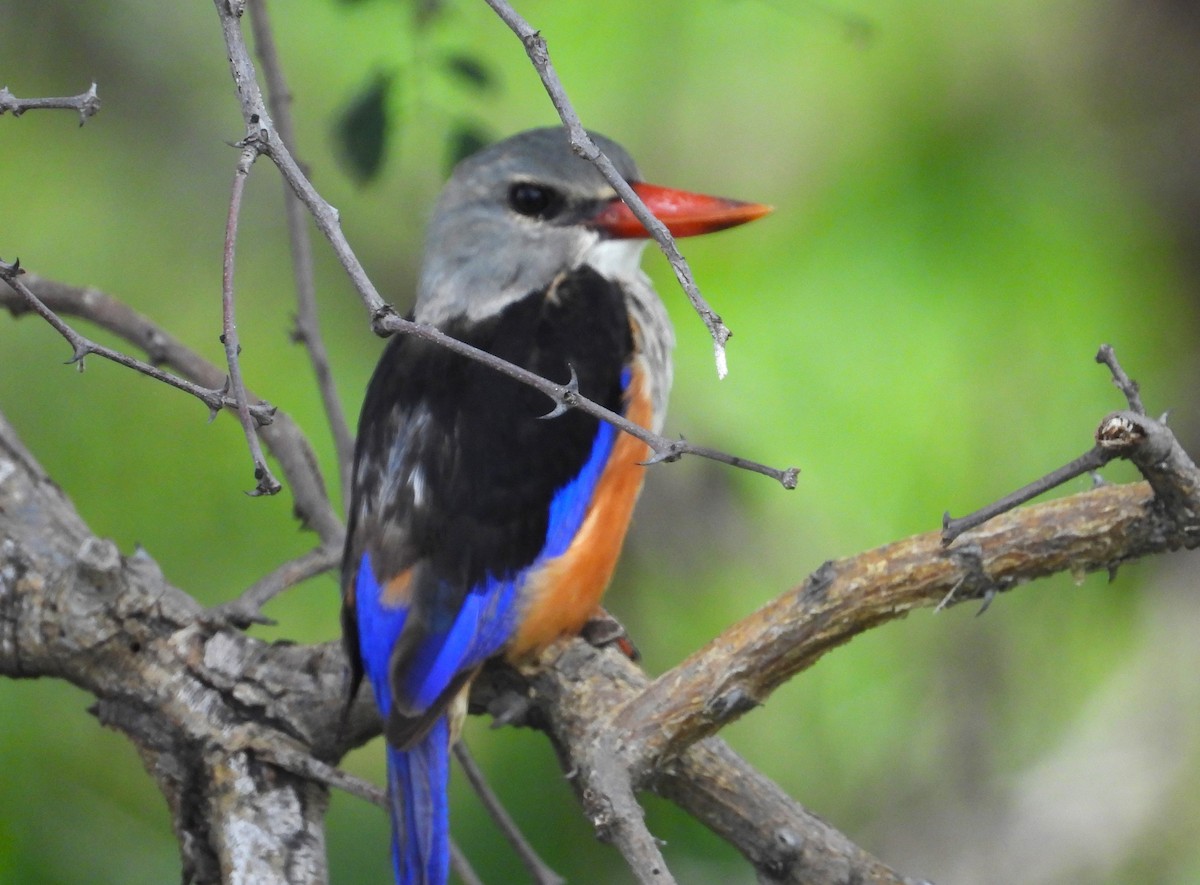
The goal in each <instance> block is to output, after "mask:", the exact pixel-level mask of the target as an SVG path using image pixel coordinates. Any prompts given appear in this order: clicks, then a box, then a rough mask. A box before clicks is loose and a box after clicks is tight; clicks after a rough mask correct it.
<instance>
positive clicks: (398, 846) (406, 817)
mask: <svg viewBox="0 0 1200 885" xmlns="http://www.w3.org/2000/svg"><path fill="white" fill-rule="evenodd" d="M387 758H388V798H389V799H390V800H391V805H392V864H393V866H394V867H395V870H396V885H445V882H446V879H447V877H448V876H449V873H450V805H449V797H448V796H447V795H446V788H447V786H448V784H449V780H450V726H449V723H448V721H447V719H446V717H445V716H442V717H441V718H440V719H438V720H437V722H436V723H435V724H434V726H433V728H431V729H430V730H429V733H428V734H426V735H425V737H423V738H422V739H421V741H420V743H418V744H416V745H414V746H413V747H411V748H410V749H408V750H397V749H396V748H395V747H393V746H390V745H389V746H388V748H387Z"/></svg>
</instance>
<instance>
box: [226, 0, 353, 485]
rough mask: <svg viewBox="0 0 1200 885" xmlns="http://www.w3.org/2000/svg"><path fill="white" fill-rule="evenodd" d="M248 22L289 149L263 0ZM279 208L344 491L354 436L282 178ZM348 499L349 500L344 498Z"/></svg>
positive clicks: (286, 106) (282, 86) (285, 99)
mask: <svg viewBox="0 0 1200 885" xmlns="http://www.w3.org/2000/svg"><path fill="white" fill-rule="evenodd" d="M250 26H251V29H252V30H253V32H254V46H255V48H256V49H257V50H258V57H259V60H260V61H261V62H262V67H263V76H264V77H266V81H267V103H268V106H269V107H270V109H271V114H272V116H273V117H274V120H275V125H276V126H277V127H278V131H279V136H280V138H281V139H282V140H283V143H284V144H285V145H287V146H288V147H289V148H290V149H291V150H293V151H294V150H295V149H296V131H295V127H294V126H293V124H292V112H291V104H292V94H291V91H290V90H289V89H288V86H287V81H286V80H285V79H284V76H283V68H282V66H281V65H280V63H279V55H278V53H277V52H276V49H275V37H274V34H273V32H272V29H271V20H270V17H269V15H268V13H267V0H254V2H253V3H252V4H251V6H250ZM283 209H284V215H285V217H286V218H287V227H288V241H289V242H290V243H291V254H292V278H293V280H294V281H295V286H296V329H295V333H294V338H295V340H296V341H298V342H300V343H301V344H302V345H304V348H305V350H307V351H308V359H309V362H310V363H312V367H313V375H314V376H315V378H316V382H317V389H318V390H319V391H320V393H321V402H322V403H323V404H324V406H325V416H326V419H327V420H328V422H329V431H330V433H331V435H332V436H333V446H334V450H335V451H336V452H337V459H338V474H339V479H340V480H341V487H342V489H349V488H350V468H351V464H352V463H353V461H354V434H353V433H351V431H350V426H349V424H347V422H346V411H345V409H344V408H343V407H342V401H341V398H340V397H339V396H338V392H337V387H336V386H335V385H334V383H333V372H332V370H331V369H330V365H329V354H328V352H327V351H326V349H325V339H324V338H323V336H322V335H321V324H320V320H319V318H318V316H317V295H316V288H317V286H316V279H315V277H314V275H313V254H312V238H311V237H310V236H309V232H308V216H307V213H306V212H305V210H304V204H303V203H301V202H300V198H299V197H298V196H297V195H296V191H295V190H294V189H293V188H292V187H291V186H290V185H289V184H288V183H287V182H286V181H285V182H284V186H283ZM347 500H348V498H347Z"/></svg>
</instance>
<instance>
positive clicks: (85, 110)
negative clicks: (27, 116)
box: [0, 82, 100, 126]
mask: <svg viewBox="0 0 1200 885" xmlns="http://www.w3.org/2000/svg"><path fill="white" fill-rule="evenodd" d="M41 110H67V111H75V112H77V113H78V114H79V125H80V126H82V125H83V124H84V123H86V122H87V121H88V118H89V117H94V116H95V115H96V114H97V113H99V112H100V94H99V93H98V92H97V91H96V84H95V82H93V83H92V85H91V86H90V87H89V88H88V90H87V91H86V92H81V93H79V95H69V96H65V97H62V98H17V97H16V96H15V95H13V94H12V93H11V92H10V91H9V89H8V87H7V86H0V116H3V115H4V114H6V113H9V114H12V115H13V116H14V117H19V116H21V114H23V113H25V112H26V111H41Z"/></svg>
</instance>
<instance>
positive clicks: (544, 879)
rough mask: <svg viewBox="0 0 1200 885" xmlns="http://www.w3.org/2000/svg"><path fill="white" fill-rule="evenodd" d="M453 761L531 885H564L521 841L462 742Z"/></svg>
mask: <svg viewBox="0 0 1200 885" xmlns="http://www.w3.org/2000/svg"><path fill="white" fill-rule="evenodd" d="M454 758H456V759H457V760H458V764H459V766H460V767H461V768H462V770H463V774H465V775H466V776H467V780H468V781H469V782H470V783H471V788H472V789H473V790H474V791H475V794H476V795H477V796H478V797H479V800H480V801H481V802H482V803H483V807H484V808H486V809H487V811H488V814H490V815H491V816H492V820H494V821H495V822H496V826H498V827H499V828H500V832H501V833H502V834H503V836H504V838H505V839H507V840H508V844H509V845H511V846H512V847H513V850H514V851H516V852H517V857H519V858H520V859H521V863H522V864H523V865H524V866H525V869H526V870H527V871H528V873H529V875H530V876H532V877H533V880H534V882H536V883H537V885H562V883H564V882H566V881H567V880H566V879H564V878H563V877H562V876H560V875H558V873H556V872H554V870H552V869H551V868H550V867H549V865H548V864H547V863H546V862H545V861H544V860H542V859H541V857H539V856H538V853H537V852H536V851H535V850H534V848H533V846H532V845H530V844H529V840H528V839H526V838H525V836H524V834H523V833H522V832H521V829H520V827H518V826H517V823H516V821H514V820H513V819H512V816H511V815H510V814H509V813H508V811H507V810H506V809H505V807H504V804H503V803H502V802H501V801H500V799H499V797H498V796H496V794H495V793H494V792H493V791H492V788H491V786H489V784H488V782H487V779H486V778H485V777H484V776H483V771H482V770H481V769H480V768H479V766H478V765H476V764H475V759H474V757H472V756H471V751H470V750H468V749H467V744H466V742H465V741H459V742H458V743H457V744H455V745H454Z"/></svg>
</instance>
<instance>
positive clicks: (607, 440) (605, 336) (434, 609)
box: [342, 127, 769, 885]
mask: <svg viewBox="0 0 1200 885" xmlns="http://www.w3.org/2000/svg"><path fill="white" fill-rule="evenodd" d="M591 137H592V139H593V140H594V141H595V142H596V144H597V145H598V146H599V147H600V149H601V150H602V151H603V152H604V153H605V154H606V155H607V156H608V157H609V159H610V160H612V162H613V164H614V165H615V167H616V169H617V170H618V171H619V172H620V174H621V175H622V176H623V177H624V178H625V179H626V180H627V181H628V182H629V183H630V184H631V186H632V187H633V189H634V191H635V192H637V194H638V195H639V196H640V197H641V198H642V200H643V201H644V202H645V203H646V205H647V206H648V207H649V209H650V210H651V211H652V212H653V213H654V214H655V215H656V216H657V217H658V218H659V219H660V220H661V221H662V222H663V223H664V224H665V225H666V227H667V228H668V229H669V230H670V231H672V233H673V234H674V235H675V236H692V235H695V234H701V233H707V232H710V231H716V230H720V229H722V228H726V227H732V226H734V225H738V224H742V223H744V222H747V221H751V220H753V219H755V218H758V217H760V216H762V215H764V214H766V212H768V211H769V207H766V206H763V205H760V204H757V203H747V202H742V201H737V200H728V199H724V198H719V197H710V196H704V195H700V194H693V193H688V192H686V191H679V190H673V189H670V188H664V187H658V186H655V185H650V184H646V183H644V182H642V181H641V178H640V176H639V174H638V170H637V167H636V166H635V165H634V162H633V160H632V159H631V158H630V156H629V154H628V153H626V152H625V150H624V149H623V148H621V147H620V146H619V145H617V144H616V143H614V142H613V141H611V140H609V139H607V138H604V137H603V136H600V135H598V134H594V133H592V134H591ZM648 236H649V234H648V233H647V232H646V230H645V228H644V227H643V226H642V224H641V222H640V221H638V220H637V218H636V217H635V216H634V214H633V213H632V211H631V210H630V209H629V208H628V206H626V205H625V203H624V202H622V201H621V199H620V198H619V197H618V196H617V194H616V191H615V190H614V189H613V188H612V186H611V185H610V184H609V183H608V182H607V181H606V180H605V178H604V177H603V176H602V175H601V174H600V172H599V171H598V170H597V169H596V167H595V166H594V165H593V164H592V163H591V162H589V161H588V160H586V159H584V158H582V157H580V156H578V155H577V154H576V153H575V152H574V151H573V150H572V148H571V144H570V141H569V139H568V135H567V133H566V131H565V130H564V129H563V128H561V127H554V128H546V129H534V130H530V131H527V132H523V133H520V134H518V135H515V136H512V137H511V138H508V139H506V140H504V141H501V142H499V143H497V144H494V145H492V146H491V147H488V148H485V149H484V150H482V151H480V152H479V153H477V154H474V155H472V156H470V157H468V158H467V159H465V160H463V161H462V162H461V163H459V165H458V166H457V167H456V169H455V170H454V172H453V174H452V176H451V178H450V180H449V182H448V183H447V184H446V186H445V188H444V189H443V191H442V194H441V196H440V198H439V200H438V203H437V206H436V208H435V210H434V214H433V218H432V221H431V223H430V225H429V230H428V236H427V241H426V246H425V253H424V260H423V265H422V270H421V275H420V281H419V285H418V291H417V299H416V304H415V307H414V308H413V311H412V313H411V314H410V318H411V319H412V320H414V321H415V322H417V323H428V324H430V325H433V326H435V327H437V328H438V329H440V330H441V331H443V332H445V333H446V334H448V335H451V336H453V337H455V338H457V339H459V340H460V341H464V342H467V343H468V344H472V345H474V346H475V347H478V348H481V349H482V350H485V351H487V352H489V353H492V354H494V355H496V356H498V357H501V358H503V359H505V360H508V361H509V362H511V363H515V364H516V365H518V366H522V367H524V368H526V369H529V370H530V371H532V372H536V373H537V374H538V375H541V376H543V377H545V378H548V379H550V380H552V381H555V382H557V383H562V384H570V385H571V386H572V387H574V388H577V389H578V391H579V393H580V394H581V395H582V396H585V397H587V398H588V399H590V400H593V401H594V402H596V403H599V404H600V405H602V406H605V407H606V408H608V409H611V410H612V411H614V412H617V413H619V414H621V415H624V416H625V417H626V418H627V419H629V420H630V421H632V422H635V423H637V424H640V425H642V426H644V427H647V428H649V429H651V430H653V431H655V432H657V431H659V430H660V429H661V427H662V422H663V416H664V412H665V408H666V404H667V394H668V392H669V390H670V387H671V375H672V370H671V349H672V346H673V344H674V334H673V332H672V329H671V323H670V320H669V319H668V316H667V312H666V309H665V307H664V306H663V303H662V301H660V300H659V297H658V295H657V294H656V293H655V291H654V288H653V286H652V285H651V283H650V280H649V278H648V277H647V276H646V275H645V273H643V271H642V270H641V267H640V264H641V255H642V251H643V249H644V247H645V244H646V242H647V237H648ZM560 413H561V414H560ZM649 454H650V450H649V448H648V447H647V446H646V444H645V443H643V442H641V441H640V440H638V439H636V438H635V437H633V436H631V435H629V434H626V433H622V432H620V431H618V430H617V429H616V428H615V427H613V426H612V425H610V424H608V423H607V422H604V421H600V420H598V419H596V418H594V417H592V416H590V415H587V414H584V413H583V412H580V411H577V410H566V411H563V410H562V409H559V408H555V407H554V404H553V403H551V402H549V401H548V400H547V397H546V395H545V394H543V393H539V392H537V391H536V390H534V389H533V388H531V387H529V386H527V385H524V384H521V383H520V382H518V381H515V380H513V379H511V378H509V377H507V376H505V375H501V374H500V373H498V372H496V371H495V370H493V369H491V368H489V367H487V366H485V365H483V364H481V363H479V362H477V361H473V360H470V359H468V358H466V357H463V356H461V355H458V354H455V353H453V352H451V351H450V350H448V349H446V348H443V347H441V346H439V345H437V344H435V343H431V342H429V341H426V340H423V339H420V338H416V337H412V336H406V335H397V336H394V337H392V338H391V340H390V341H389V343H388V344H387V346H386V348H385V350H384V352H383V355H382V357H381V358H380V360H379V364H378V366H377V367H376V369H375V372H374V375H373V377H372V378H371V381H370V384H369V385H368V387H367V393H366V398H365V400H364V403H363V407H362V412H361V417H360V419H359V426H358V438H357V443H356V448H355V455H354V467H353V471H352V486H351V499H350V508H349V525H348V529H347V538H346V547H345V555H344V559H343V564H342V591H343V607H342V626H343V634H344V639H345V644H346V647H347V652H348V656H349V659H350V662H351V668H352V683H353V689H352V690H353V691H357V688H358V686H359V685H360V684H361V681H362V677H363V676H364V675H365V676H366V678H367V680H368V682H369V683H370V685H371V688H372V690H373V692H374V695H375V701H376V704H377V705H378V707H379V712H380V714H381V715H382V717H383V722H384V734H385V736H386V739H387V763H388V766H387V767H388V778H387V779H388V796H389V802H390V808H391V820H392V861H393V867H394V871H395V878H396V882H397V883H398V885H442V883H444V882H445V881H446V879H447V877H448V875H449V866H450V841H449V811H448V799H447V792H446V790H447V785H448V777H449V755H450V749H451V746H452V743H453V741H455V740H457V735H458V729H459V726H460V725H461V722H462V720H463V717H464V715H465V713H466V700H467V692H468V689H469V687H470V685H471V681H472V679H473V678H474V677H475V675H476V674H477V673H478V672H479V670H480V668H481V667H482V666H483V664H484V663H485V662H486V661H487V660H488V659H489V658H493V657H496V656H501V655H502V656H504V657H505V658H506V659H508V660H509V661H511V662H521V661H524V660H528V659H530V658H531V657H532V656H534V655H536V654H537V653H538V652H539V651H541V650H542V649H544V648H545V647H547V646H548V645H549V644H551V643H552V642H554V641H555V640H556V639H558V638H559V637H562V636H569V635H574V634H577V633H579V632H580V631H581V630H582V628H583V627H584V625H585V623H587V621H588V620H589V619H590V618H592V617H593V616H596V615H598V614H599V613H600V609H599V603H600V597H601V595H602V594H603V593H604V590H605V588H606V586H607V585H608V582H609V579H610V577H611V576H612V572H613V568H614V566H615V565H616V561H617V556H618V554H619V553H620V549H621V545H622V543H623V541H624V538H625V532H626V529H627V528H628V525H629V520H630V516H631V514H632V513H633V508H634V503H635V502H636V500H637V497H638V494H639V492H640V490H641V486H642V478H643V472H644V469H645V468H644V463H645V462H646V461H647V459H648V457H649Z"/></svg>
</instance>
